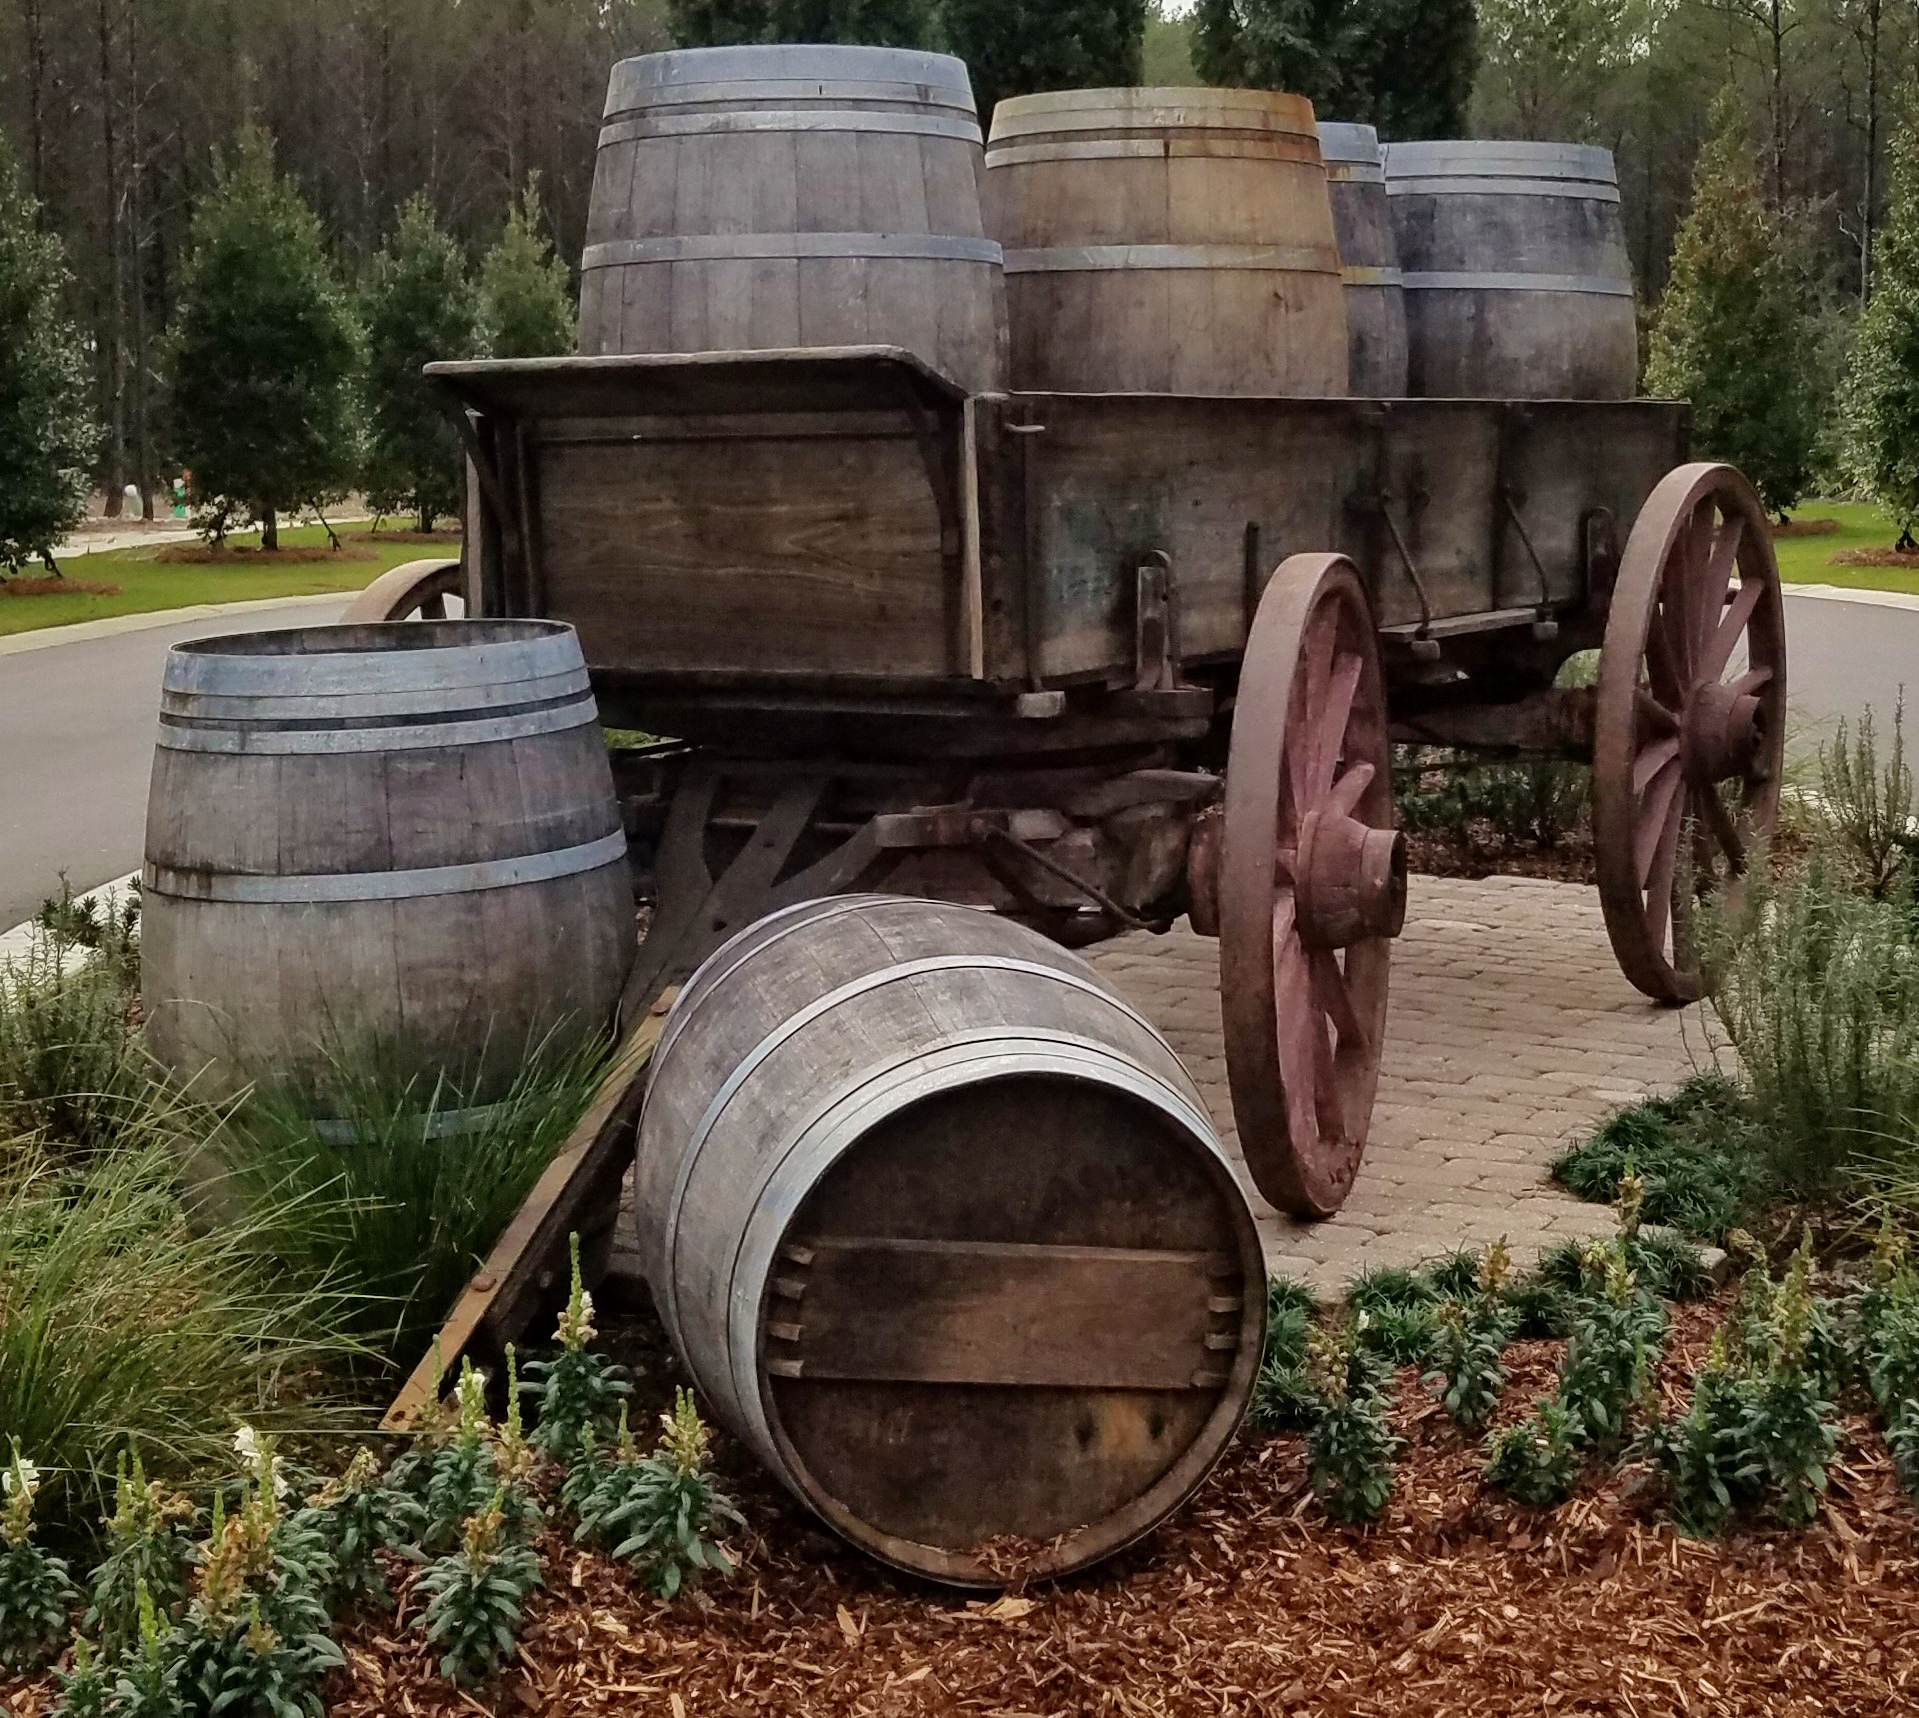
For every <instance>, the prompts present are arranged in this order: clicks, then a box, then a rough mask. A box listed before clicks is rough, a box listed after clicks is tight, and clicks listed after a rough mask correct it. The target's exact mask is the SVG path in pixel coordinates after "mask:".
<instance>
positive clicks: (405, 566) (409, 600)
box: [340, 561, 460, 622]
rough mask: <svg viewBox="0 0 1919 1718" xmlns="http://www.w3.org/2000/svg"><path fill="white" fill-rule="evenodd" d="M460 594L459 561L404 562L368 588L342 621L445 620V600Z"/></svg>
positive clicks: (381, 576) (382, 575) (350, 607)
mask: <svg viewBox="0 0 1919 1718" xmlns="http://www.w3.org/2000/svg"><path fill="white" fill-rule="evenodd" d="M459 594H460V563H459V562H458V561H405V562H402V563H401V564H400V565H399V566H397V567H393V568H391V569H389V570H388V571H386V572H384V573H382V574H381V575H380V576H379V577H378V578H377V579H375V580H374V581H373V583H372V584H370V585H368V586H367V588H366V589H365V590H363V591H362V592H361V593H360V594H359V595H358V596H357V597H355V598H354V599H353V601H352V602H351V603H349V604H348V605H347V610H346V613H345V614H343V615H341V616H340V619H341V620H342V621H354V622H357V621H384V620H415V619H417V620H445V619H446V599H447V598H448V597H450V596H458V595H459Z"/></svg>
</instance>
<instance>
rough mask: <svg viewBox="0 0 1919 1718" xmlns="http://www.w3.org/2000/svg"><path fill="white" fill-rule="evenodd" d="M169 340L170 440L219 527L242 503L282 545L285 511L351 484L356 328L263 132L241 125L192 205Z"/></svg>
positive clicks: (267, 545) (209, 525) (210, 528)
mask: <svg viewBox="0 0 1919 1718" xmlns="http://www.w3.org/2000/svg"><path fill="white" fill-rule="evenodd" d="M168 346H169V359H170V364H169V369H170V377H169V380H170V384H171V387H170V394H171V400H170V405H171V412H172V418H173V430H174V445H175V448H176V450H177V452H178V454H179V457H180V459H181V461H182V463H183V464H184V465H186V467H187V468H188V469H189V470H190V471H191V472H192V473H193V499H194V503H195V506H196V507H197V508H198V509H199V513H200V519H201V521H202V523H203V526H204V528H205V529H206V530H207V532H208V533H209V535H211V536H213V537H215V538H218V537H220V536H223V535H224V534H225V532H226V531H227V529H228V528H229V526H230V525H231V523H232V522H233V520H234V519H235V517H236V516H241V515H244V516H245V517H248V518H251V519H256V520H258V521H259V523H260V526H261V536H260V546H261V547H262V548H264V549H274V548H277V547H278V546H279V531H278V526H279V517H280V515H281V514H282V513H284V512H286V511H288V510H289V509H292V508H297V507H301V506H317V505H319V504H321V503H322V502H324V501H326V500H329V499H331V498H333V497H335V496H338V495H341V494H343V493H345V491H346V490H347V489H348V488H349V487H350V486H351V484H352V482H353V480H354V476H355V473H356V471H357V469H358V464H359V460H358V453H359V449H358V445H357V442H358V435H357V430H358V423H357V418H356V413H355V384H356V380H357V373H358V367H359V360H360V334H359V328H358V326H357V323H356V319H355V316H354V313H353V305H352V302H351V300H350V299H349V297H348V296H347V293H346V291H345V289H344V288H343V287H342V286H341V285H340V283H339V280H338V279H337V278H336V276H335V274H334V270H333V264H332V261H331V259H330V258H329V257H328V255H327V249H326V242H325V238H324V236H323V234H322V233H321V230H320V223H319V220H318V218H317V217H316V216H315V215H314V213H313V211H312V210H311V209H310V208H308V207H307V205H306V203H305V201H304V200H303V199H302V198H301V196H300V193H299V191H298V190H297V189H296V188H295V187H294V186H293V184H292V183H291V182H290V181H288V180H286V179H283V178H282V177H281V176H280V175H279V173H278V172H277V171H276V170H275V168H274V163H273V146H272V143H271V141H270V140H269V139H268V138H267V136H266V134H265V133H264V132H261V131H258V130H254V129H248V130H245V131H243V132H242V133H241V134H240V138H239V143H238V146H237V148H236V149H235V151H234V155H233V157H232V160H231V161H230V162H226V163H221V164H220V165H219V166H218V167H217V169H216V173H215V179H214V187H213V191H212V193H211V195H209V196H208V197H207V198H206V199H205V200H204V201H203V202H202V203H201V204H200V206H199V208H198V209H197V210H195V212H194V216H193V250H192V253H191V255H190V256H189V258H188V260H187V266H186V273H185V278H184V279H183V281H182V283H181V292H180V308H179V313H178V315H177V317H176V319H175V322H174V326H173V329H172V331H171V334H170V336H169V340H168Z"/></svg>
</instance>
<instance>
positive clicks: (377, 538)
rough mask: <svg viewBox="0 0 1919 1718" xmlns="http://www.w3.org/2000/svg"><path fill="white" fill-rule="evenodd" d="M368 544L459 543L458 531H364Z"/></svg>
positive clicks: (362, 536)
mask: <svg viewBox="0 0 1919 1718" xmlns="http://www.w3.org/2000/svg"><path fill="white" fill-rule="evenodd" d="M359 535H360V540H361V541H362V542H366V543H457V542H459V540H460V533H459V532H458V531H362V532H360V533H359Z"/></svg>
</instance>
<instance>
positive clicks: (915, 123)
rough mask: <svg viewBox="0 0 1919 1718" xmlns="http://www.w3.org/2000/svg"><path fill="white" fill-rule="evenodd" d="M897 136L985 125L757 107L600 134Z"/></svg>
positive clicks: (611, 128) (605, 141)
mask: <svg viewBox="0 0 1919 1718" xmlns="http://www.w3.org/2000/svg"><path fill="white" fill-rule="evenodd" d="M757 131H765V132H793V131H807V132H815V131H851V132H855V133H863V134H866V135H871V134H872V133H875V132H892V133H896V134H899V135H902V136H909V137H954V138H957V139H959V141H960V142H962V143H978V142H979V141H980V128H979V122H978V121H977V120H973V119H948V118H946V117H945V116H944V115H943V114H936V113H894V112H890V111H878V112H872V113H866V112H862V111H861V110H860V109H858V108H847V107H844V106H840V107H822V108H751V109H748V110H747V111H745V112H741V113H686V114H679V113H662V114H650V115H648V116H647V117H645V118H643V119H620V120H614V121H612V122H611V123H609V124H607V125H604V126H602V127H601V129H600V147H601V148H602V149H605V148H607V147H608V146H609V145H611V144H616V143H629V142H631V141H633V140H634V139H636V138H648V137H719V136H726V135H732V134H736V133H742V132H757Z"/></svg>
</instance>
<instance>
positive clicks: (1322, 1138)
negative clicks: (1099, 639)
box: [1219, 555, 1406, 1217]
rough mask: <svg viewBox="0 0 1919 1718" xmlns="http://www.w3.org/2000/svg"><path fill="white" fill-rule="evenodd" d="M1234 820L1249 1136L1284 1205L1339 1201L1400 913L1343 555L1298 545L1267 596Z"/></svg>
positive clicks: (1226, 917)
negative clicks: (1303, 551)
mask: <svg viewBox="0 0 1919 1718" xmlns="http://www.w3.org/2000/svg"><path fill="white" fill-rule="evenodd" d="M1225 822H1226V827H1225V831H1224V837H1223V843H1222V849H1221V853H1220V866H1219V937H1220V943H1219V978H1220V997H1221V1003H1222V1008H1223V1012H1224V1016H1225V1024H1226V1069H1227V1075H1228V1079H1229V1080H1230V1082H1231V1086H1232V1093H1233V1117H1234V1120H1235V1121H1236V1122H1237V1123H1238V1126H1239V1142H1240V1148H1241V1149H1242V1150H1243V1151H1244V1152H1245V1154H1246V1164H1247V1167H1248V1168H1249V1169H1250V1170H1251V1171H1252V1176H1253V1180H1254V1182H1255V1183H1256V1184H1257V1185H1258V1187H1259V1190H1260V1192H1262V1193H1263V1194H1265V1196H1266V1197H1267V1198H1268V1199H1269V1200H1271V1201H1272V1203H1273V1204H1275V1205H1277V1206H1278V1207H1279V1208H1280V1209H1281V1210H1284V1211H1290V1212H1292V1213H1293V1214H1294V1215H1296V1216H1301V1217H1329V1216H1331V1215H1332V1214H1333V1212H1335V1211H1337V1210H1338V1209H1339V1207H1340V1204H1341V1203H1342V1202H1343V1201H1344V1199H1345V1197H1346V1194H1347V1192H1348V1191H1349V1190H1350V1189H1351V1187H1352V1184H1353V1176H1354V1175H1355V1174H1356V1173H1357V1172H1358V1169H1359V1159H1360V1154H1361V1153H1362V1152H1363V1151H1364V1149H1365V1145H1366V1132H1367V1128H1368V1126H1369V1124H1370V1123H1371V1120H1372V1113H1373V1095H1374V1093H1375V1091H1376V1090H1377V1088H1378V1085H1379V1055H1380V1048H1381V1042H1382V1039H1383V1038H1384V1036H1385V1030H1386V979H1387V971H1388V967H1389V964H1390V952H1391V948H1392V943H1391V939H1392V938H1393V937H1395V936H1397V935H1398V934H1399V929H1400V926H1401V924H1402V923H1403V922H1404V921H1405V917H1406V856H1405V844H1404V842H1403V841H1402V839H1401V837H1400V836H1399V835H1398V833H1397V832H1396V831H1395V830H1394V829H1393V827H1392V823H1393V790H1392V769H1391V753H1390V749H1389V746H1388V743H1387V735H1386V692H1385V686H1384V683H1383V681H1382V680H1381V678H1380V671H1379V641H1378V636H1377V634H1376V633H1375V631H1374V627H1373V616H1372V606H1371V604H1370V603H1369V602H1368V601H1367V599H1366V590H1365V587H1364V586H1363V585H1362V584H1361V583H1360V581H1359V574H1358V573H1357V572H1356V571H1355V570H1354V568H1353V564H1352V562H1350V561H1348V560H1347V559H1346V558H1345V557H1344V556H1342V555H1294V556H1293V557H1292V558H1291V559H1290V560H1287V561H1286V562H1284V563H1283V564H1282V565H1281V566H1280V568H1279V570H1278V571H1277V572H1276V573H1274V574H1273V577H1272V579H1271V581H1270V582H1269V583H1268V585H1267V586H1266V591H1265V594H1264V595H1263V596H1262V597H1261V598H1260V603H1259V612H1258V613H1257V614H1256V615H1255V616H1254V619H1253V626H1252V631H1251V633H1250V635H1249V636H1248V638H1247V640H1246V655H1245V659H1244V661H1243V662H1242V664H1241V667H1240V677H1239V697H1238V702H1237V704H1236V705H1235V707H1234V710H1233V735H1232V747H1231V751H1230V753H1229V755H1228V761H1227V766H1226V819H1225Z"/></svg>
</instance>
